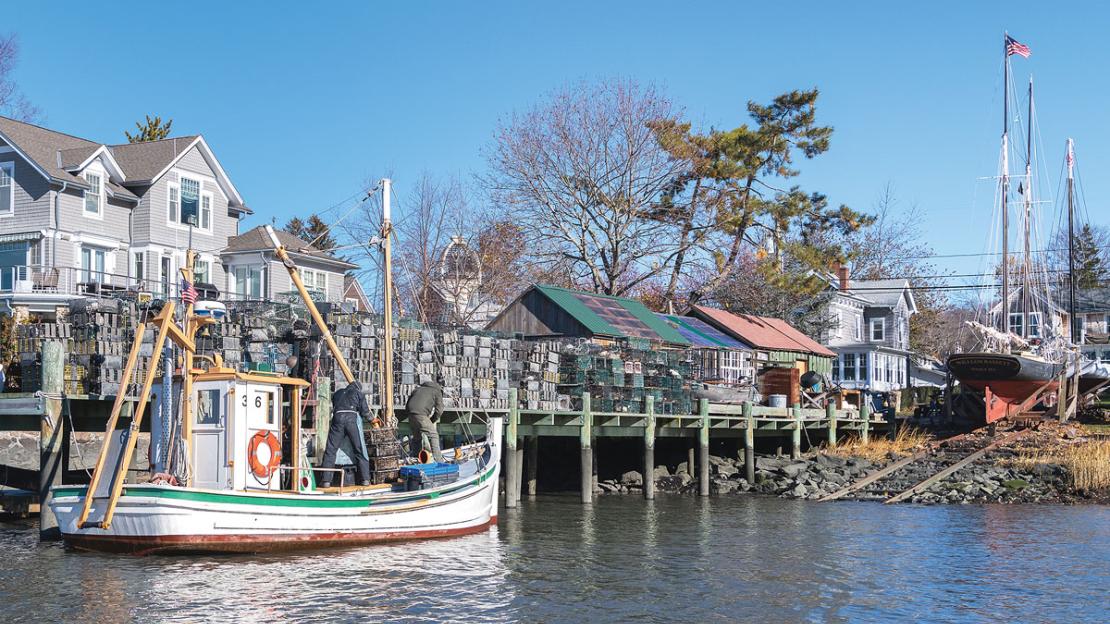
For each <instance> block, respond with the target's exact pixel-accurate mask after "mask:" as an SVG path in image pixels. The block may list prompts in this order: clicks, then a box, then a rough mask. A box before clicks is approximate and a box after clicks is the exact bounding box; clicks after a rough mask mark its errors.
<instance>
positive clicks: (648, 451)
mask: <svg viewBox="0 0 1110 624" xmlns="http://www.w3.org/2000/svg"><path fill="white" fill-rule="evenodd" d="M644 411H645V412H647V422H646V423H645V425H644V498H645V499H647V500H651V499H653V498H655V397H654V396H652V395H650V394H649V395H647V396H646V397H644Z"/></svg>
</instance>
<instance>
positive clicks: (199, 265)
mask: <svg viewBox="0 0 1110 624" xmlns="http://www.w3.org/2000/svg"><path fill="white" fill-rule="evenodd" d="M211 271H212V263H211V262H209V261H207V260H194V261H193V283H194V284H210V283H212V279H211V275H212V274H211Z"/></svg>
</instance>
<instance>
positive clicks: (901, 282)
mask: <svg viewBox="0 0 1110 624" xmlns="http://www.w3.org/2000/svg"><path fill="white" fill-rule="evenodd" d="M909 287H910V282H909V280H906V279H879V280H851V281H850V282H849V284H848V290H849V291H850V292H851V293H852V294H853V295H855V296H857V297H860V298H861V299H864V300H865V301H868V302H869V303H871V304H872V305H875V306H882V307H886V308H893V307H896V306H897V305H898V301H899V300H900V299H902V297H904V296H907V292H908V291H907V290H906V289H908V288H909ZM908 296H909V300H908V301H907V302H906V303H907V304H908V306H909V308H910V310H911V311H914V310H916V309H917V304H916V302H914V300H913V294H912V293H909V295H908Z"/></svg>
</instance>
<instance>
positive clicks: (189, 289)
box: [181, 277, 197, 305]
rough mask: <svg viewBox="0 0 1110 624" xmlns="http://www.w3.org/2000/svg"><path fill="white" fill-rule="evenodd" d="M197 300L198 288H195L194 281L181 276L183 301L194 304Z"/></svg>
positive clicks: (186, 303)
mask: <svg viewBox="0 0 1110 624" xmlns="http://www.w3.org/2000/svg"><path fill="white" fill-rule="evenodd" d="M196 302H197V289H196V288H193V283H192V282H190V281H189V280H187V279H185V278H184V277H183V278H181V303H184V304H185V305H193V304H194V303H196Z"/></svg>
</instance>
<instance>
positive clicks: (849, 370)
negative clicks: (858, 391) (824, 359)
mask: <svg viewBox="0 0 1110 624" xmlns="http://www.w3.org/2000/svg"><path fill="white" fill-rule="evenodd" d="M855 380H856V354H855V353H845V354H844V381H855Z"/></svg>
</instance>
